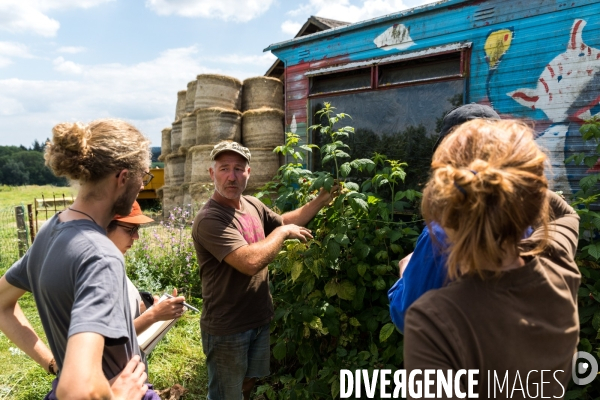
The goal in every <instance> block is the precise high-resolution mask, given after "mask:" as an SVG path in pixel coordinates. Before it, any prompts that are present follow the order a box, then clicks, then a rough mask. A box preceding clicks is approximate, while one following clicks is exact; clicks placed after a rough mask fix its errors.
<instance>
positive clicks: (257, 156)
mask: <svg viewBox="0 0 600 400" xmlns="http://www.w3.org/2000/svg"><path fill="white" fill-rule="evenodd" d="M273 149H274V147H260V148H249V150H250V154H252V158H251V160H250V180H249V181H248V188H247V190H251V189H255V188H258V187H260V186H263V185H264V184H265V183H267V182H270V181H271V180H272V179H273V177H274V176H275V175H277V170H278V169H279V167H280V164H279V154H277V153H273Z"/></svg>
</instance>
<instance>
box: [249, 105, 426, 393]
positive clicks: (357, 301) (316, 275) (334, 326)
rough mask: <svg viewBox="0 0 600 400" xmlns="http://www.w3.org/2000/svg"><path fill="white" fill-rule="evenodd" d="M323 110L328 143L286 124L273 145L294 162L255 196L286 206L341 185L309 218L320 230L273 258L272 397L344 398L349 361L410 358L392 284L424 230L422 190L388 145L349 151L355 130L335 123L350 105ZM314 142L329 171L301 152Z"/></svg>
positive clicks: (267, 388) (397, 363)
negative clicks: (364, 155)
mask: <svg viewBox="0 0 600 400" xmlns="http://www.w3.org/2000/svg"><path fill="white" fill-rule="evenodd" d="M317 117H319V118H320V120H321V121H326V122H325V123H324V124H317V125H314V126H312V127H310V128H311V129H313V130H318V131H319V132H320V133H321V134H322V135H324V136H326V137H328V139H329V143H327V144H325V145H323V146H322V147H321V148H320V149H318V147H317V146H315V145H300V144H299V143H300V141H299V137H298V136H297V135H295V134H292V133H288V134H287V141H286V144H285V145H284V146H279V147H278V148H277V149H275V151H277V152H280V153H282V154H284V155H289V156H291V157H292V158H293V159H294V161H295V162H292V163H289V164H287V165H284V166H282V167H281V168H280V169H279V172H278V175H277V176H276V177H275V179H274V182H272V183H270V184H268V185H267V186H266V187H265V188H264V190H263V191H262V192H260V193H259V194H258V195H257V196H258V197H259V198H261V199H263V201H264V202H265V203H266V204H267V205H271V206H275V207H276V208H278V209H279V210H280V211H287V210H289V209H292V208H296V207H299V206H302V205H303V204H305V203H306V202H308V201H310V200H311V199H312V198H313V197H314V196H315V195H316V193H318V190H320V189H321V188H325V189H327V190H329V189H331V187H332V186H334V185H335V184H336V183H337V184H339V185H340V186H341V188H342V190H341V194H340V195H339V196H338V197H337V198H335V200H333V201H332V203H331V204H330V205H329V207H325V208H324V209H323V210H321V212H320V213H319V214H318V215H317V216H316V217H315V218H314V219H313V220H312V221H311V223H310V224H309V226H308V227H309V228H310V229H311V230H312V231H313V233H314V239H313V240H311V241H309V242H307V243H301V242H299V241H297V240H290V241H286V243H285V244H284V247H283V250H282V251H281V252H280V254H279V256H278V257H277V259H276V260H275V261H274V262H273V263H271V265H270V266H269V269H270V273H271V284H272V293H273V301H274V304H275V318H274V321H273V324H272V336H271V337H272V354H273V357H274V358H275V360H276V361H275V363H273V364H272V367H273V371H274V374H273V375H271V376H270V377H269V378H267V379H266V380H265V381H263V382H262V384H261V385H259V386H258V388H257V394H258V395H262V396H263V398H268V399H296V398H298V399H320V398H332V397H337V396H338V394H339V390H340V388H339V384H340V378H339V371H340V370H341V369H351V370H355V369H375V368H390V369H397V368H401V365H402V362H403V338H402V335H401V334H400V333H399V332H398V331H397V330H396V329H395V328H394V325H393V324H392V323H391V320H390V316H389V309H388V307H389V302H388V298H387V291H388V289H389V288H390V287H391V286H392V285H393V284H394V283H395V282H396V280H397V279H398V260H399V259H401V258H402V257H403V256H404V255H405V254H407V253H409V252H411V251H412V249H413V247H414V241H415V240H416V237H417V236H418V233H419V232H418V230H419V228H420V225H421V224H420V223H418V222H417V221H415V218H414V217H413V216H412V215H413V214H414V213H415V212H416V201H417V200H418V198H420V197H421V194H420V193H419V192H416V191H414V190H401V188H402V184H403V180H404V178H405V176H406V173H405V171H404V167H406V164H404V163H400V162H398V161H393V160H388V159H387V158H386V157H385V156H383V155H380V154H376V155H375V156H374V157H373V159H370V160H369V159H356V160H350V159H349V156H348V154H347V153H346V151H345V150H346V149H347V147H348V146H347V145H346V144H345V143H344V142H343V139H344V138H347V137H348V135H350V134H352V133H353V131H354V129H353V128H351V127H348V126H345V127H341V128H337V129H336V125H337V124H338V123H339V122H340V121H341V120H343V119H345V118H346V117H349V116H348V115H347V114H344V113H335V108H334V107H332V106H331V105H330V104H328V103H325V107H324V108H323V109H322V110H320V111H319V112H318V113H317ZM313 150H320V156H321V157H322V165H323V166H324V167H331V168H332V169H331V171H316V172H312V171H309V170H307V169H305V168H303V166H302V164H301V163H300V162H301V161H302V160H303V157H304V156H303V152H312V151H313ZM274 191H276V195H274ZM273 197H275V198H274V199H273ZM407 209H408V211H407ZM411 210H412V211H413V212H412V213H411Z"/></svg>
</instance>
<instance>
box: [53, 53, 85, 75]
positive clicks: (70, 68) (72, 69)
mask: <svg viewBox="0 0 600 400" xmlns="http://www.w3.org/2000/svg"><path fill="white" fill-rule="evenodd" d="M52 64H54V69H55V70H57V71H59V72H65V73H67V74H76V75H78V74H81V73H82V72H83V67H82V66H81V65H77V64H75V63H74V62H73V61H67V60H65V59H64V58H63V57H57V58H55V59H54V61H52Z"/></svg>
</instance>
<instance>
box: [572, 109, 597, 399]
mask: <svg viewBox="0 0 600 400" xmlns="http://www.w3.org/2000/svg"><path fill="white" fill-rule="evenodd" d="M579 131H580V132H581V135H582V138H583V140H584V142H591V143H593V144H594V145H595V147H594V149H595V151H594V152H592V154H590V153H589V152H588V153H578V154H574V155H572V156H570V157H569V158H567V159H566V160H565V164H569V163H574V164H575V165H582V164H584V165H586V166H587V167H588V168H590V169H591V168H593V167H594V165H595V164H596V163H597V161H598V159H599V158H600V119H598V118H597V117H594V118H592V119H590V120H589V121H586V123H585V124H584V125H582V126H581V128H580V129H579ZM599 180H600V173H597V172H596V173H591V174H588V175H586V176H585V177H584V178H583V179H581V180H580V181H579V186H580V190H579V191H578V192H577V193H575V194H574V196H573V200H572V202H571V205H572V206H573V208H575V210H576V211H577V214H579V217H580V226H579V246H578V253H577V257H576V261H577V264H578V265H579V270H580V272H581V275H582V279H581V287H580V288H579V292H578V308H579V323H580V329H581V331H580V336H579V337H580V339H579V350H580V351H586V352H588V353H590V354H593V355H594V356H595V357H596V359H597V360H599V359H600V265H599V264H598V260H599V259H600V213H599V212H598V209H599V207H598V203H599V199H600V188H599V185H598V181H599ZM599 396H600V380H599V379H595V380H594V381H592V383H590V384H588V385H586V386H583V387H581V386H576V385H574V384H573V383H571V384H570V386H569V390H568V391H567V393H566V395H565V399H596V398H598V397H599Z"/></svg>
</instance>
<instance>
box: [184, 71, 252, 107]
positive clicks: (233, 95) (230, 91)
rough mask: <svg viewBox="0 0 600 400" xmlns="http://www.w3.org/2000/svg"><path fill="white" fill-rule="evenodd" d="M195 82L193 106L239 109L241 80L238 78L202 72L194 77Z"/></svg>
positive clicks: (240, 103)
mask: <svg viewBox="0 0 600 400" xmlns="http://www.w3.org/2000/svg"><path fill="white" fill-rule="evenodd" d="M196 82H197V88H196V98H195V102H194V108H210V107H221V108H225V109H230V110H240V107H241V105H242V82H240V81H239V80H238V79H235V78H233V77H231V76H225V75H216V74H202V75H198V76H197V77H196ZM188 91H189V88H188Z"/></svg>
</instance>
